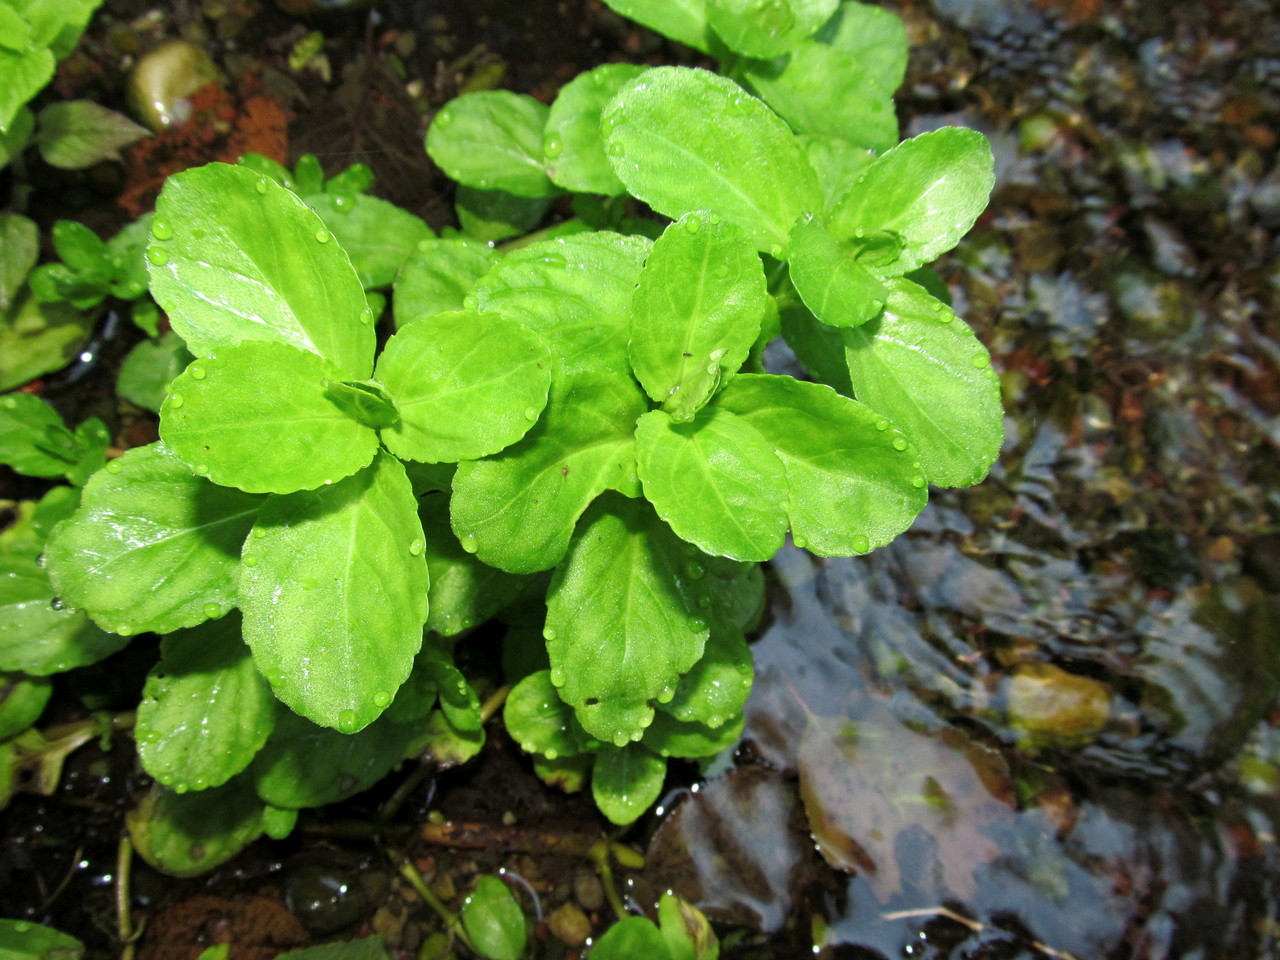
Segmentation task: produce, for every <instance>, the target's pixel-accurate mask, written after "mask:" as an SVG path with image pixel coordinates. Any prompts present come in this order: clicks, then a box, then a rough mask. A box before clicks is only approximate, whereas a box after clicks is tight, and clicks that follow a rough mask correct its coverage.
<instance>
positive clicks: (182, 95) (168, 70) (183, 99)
mask: <svg viewBox="0 0 1280 960" xmlns="http://www.w3.org/2000/svg"><path fill="white" fill-rule="evenodd" d="M217 81H218V69H217V67H215V66H214V65H213V60H211V59H210V58H209V55H208V54H207V53H205V52H204V50H202V49H201V48H200V47H197V46H196V45H195V44H193V43H188V42H187V41H186V40H170V41H169V42H168V43H162V44H161V45H160V46H158V47H156V48H155V49H154V50H152V51H151V52H150V53H147V54H146V55H144V56H143V57H142V59H140V60H139V61H138V62H137V64H136V65H135V66H134V68H133V72H132V73H130V74H129V89H128V92H127V95H128V98H129V106H130V108H131V109H132V110H133V113H134V116H136V117H137V118H138V119H139V120H141V121H142V122H143V123H145V124H146V125H147V126H148V127H150V128H151V129H152V130H163V129H165V128H166V127H173V126H180V125H181V124H183V123H184V122H186V120H187V119H188V118H189V117H190V116H191V103H190V100H189V98H190V96H191V95H192V94H193V93H195V92H196V91H197V90H199V89H200V88H201V87H204V86H208V85H209V84H211V83H216V82H217Z"/></svg>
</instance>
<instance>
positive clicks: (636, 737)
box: [631, 723, 649, 743]
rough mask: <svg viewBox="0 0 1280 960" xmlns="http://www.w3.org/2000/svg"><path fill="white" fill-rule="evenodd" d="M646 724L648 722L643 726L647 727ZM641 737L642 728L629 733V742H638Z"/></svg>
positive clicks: (642, 733) (642, 734)
mask: <svg viewBox="0 0 1280 960" xmlns="http://www.w3.org/2000/svg"><path fill="white" fill-rule="evenodd" d="M648 725H649V724H647V723H646V724H645V726H646V727H647V726H648ZM643 739H644V731H643V730H637V731H636V732H635V733H633V734H631V742H632V743H639V742H640V741H641V740H643Z"/></svg>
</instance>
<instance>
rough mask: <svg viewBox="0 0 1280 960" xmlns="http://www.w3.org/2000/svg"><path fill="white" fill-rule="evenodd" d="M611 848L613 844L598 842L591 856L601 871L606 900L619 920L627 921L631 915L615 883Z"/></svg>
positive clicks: (592, 849)
mask: <svg viewBox="0 0 1280 960" xmlns="http://www.w3.org/2000/svg"><path fill="white" fill-rule="evenodd" d="M610 846H611V844H610V843H609V842H608V841H606V840H600V841H598V842H597V843H596V844H595V845H594V846H593V847H592V848H591V856H592V859H593V860H595V862H596V869H597V870H599V871H600V883H601V884H602V885H603V886H604V896H605V899H606V900H608V901H609V906H610V907H612V908H613V912H614V914H615V915H616V916H617V917H618V919H619V920H625V919H626V918H627V917H628V916H630V914H629V913H628V912H627V908H626V905H625V904H624V903H623V902H622V897H620V896H619V895H618V888H617V886H616V885H615V884H614V882H613V864H612V863H611V862H610V861H611V854H610V849H609V848H610Z"/></svg>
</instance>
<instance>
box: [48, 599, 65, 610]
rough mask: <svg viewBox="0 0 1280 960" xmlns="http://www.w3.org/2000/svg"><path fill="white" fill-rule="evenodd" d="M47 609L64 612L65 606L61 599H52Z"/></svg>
mask: <svg viewBox="0 0 1280 960" xmlns="http://www.w3.org/2000/svg"><path fill="white" fill-rule="evenodd" d="M49 607H50V608H51V609H53V610H65V609H66V608H67V604H66V602H65V601H64V600H63V599H62V598H61V597H54V598H53V599H52V600H50V601H49Z"/></svg>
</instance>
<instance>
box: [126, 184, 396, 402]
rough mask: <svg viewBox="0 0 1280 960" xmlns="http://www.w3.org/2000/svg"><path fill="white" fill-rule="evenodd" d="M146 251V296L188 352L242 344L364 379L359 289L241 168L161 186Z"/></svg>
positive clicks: (286, 199)
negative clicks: (294, 353)
mask: <svg viewBox="0 0 1280 960" xmlns="http://www.w3.org/2000/svg"><path fill="white" fill-rule="evenodd" d="M151 233H152V237H153V239H152V243H151V246H150V247H149V248H148V250H147V259H148V261H149V263H150V265H151V266H150V270H151V292H152V295H153V296H154V297H155V298H156V301H157V302H158V303H159V304H160V306H161V307H163V308H164V310H165V312H166V313H168V314H169V320H170V322H171V323H172V324H173V329H174V330H176V331H177V332H178V333H179V334H180V335H181V336H182V338H183V339H184V340H185V341H186V342H187V346H188V347H189V348H190V350H191V352H192V353H194V354H195V355H196V356H198V357H207V356H211V355H213V354H219V353H221V352H222V351H223V350H225V349H226V348H228V347H231V346H234V345H236V344H238V343H241V342H243V341H246V340H254V341H259V340H266V341H271V342H276V343H284V344H288V345H289V346H292V347H296V348H297V349H299V350H306V351H308V352H310V353H314V354H317V355H318V356H321V357H323V358H324V359H326V360H328V361H329V362H330V363H332V364H333V365H334V366H335V367H337V368H338V370H339V372H340V373H341V374H342V378H343V379H348V378H349V379H352V380H362V379H364V378H365V377H367V376H369V373H370V372H371V371H372V369H373V349H374V332H373V324H372V319H373V318H372V316H370V315H369V313H368V311H367V306H366V301H365V296H364V289H363V288H362V287H361V286H360V280H359V278H358V277H357V276H356V274H355V271H354V270H353V269H352V267H351V261H350V260H349V259H348V258H347V255H346V253H344V252H343V250H342V248H341V247H340V246H339V245H338V244H337V243H335V242H333V240H332V238H331V236H330V233H329V230H328V228H327V227H326V226H325V225H324V223H323V222H322V221H321V220H320V218H319V217H318V216H316V214H315V213H314V212H313V211H312V210H310V209H309V208H308V207H307V205H306V204H305V203H303V202H302V201H301V200H299V199H298V198H297V197H296V196H295V195H294V194H292V193H290V192H289V191H288V190H286V189H284V188H283V187H281V186H279V185H278V184H276V183H274V182H273V181H272V180H270V179H269V178H267V177H262V176H259V175H258V174H257V173H255V172H254V171H252V170H250V169H248V168H246V167H232V166H228V165H227V164H224V163H210V164H207V165H206V166H203V167H196V168H195V169H193V170H186V171H183V172H182V173H179V174H176V175H174V176H172V177H170V178H169V179H168V180H167V181H166V182H165V186H164V190H162V191H161V193H160V198H159V199H158V200H157V201H156V215H155V219H154V220H153V221H152V223H151Z"/></svg>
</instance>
